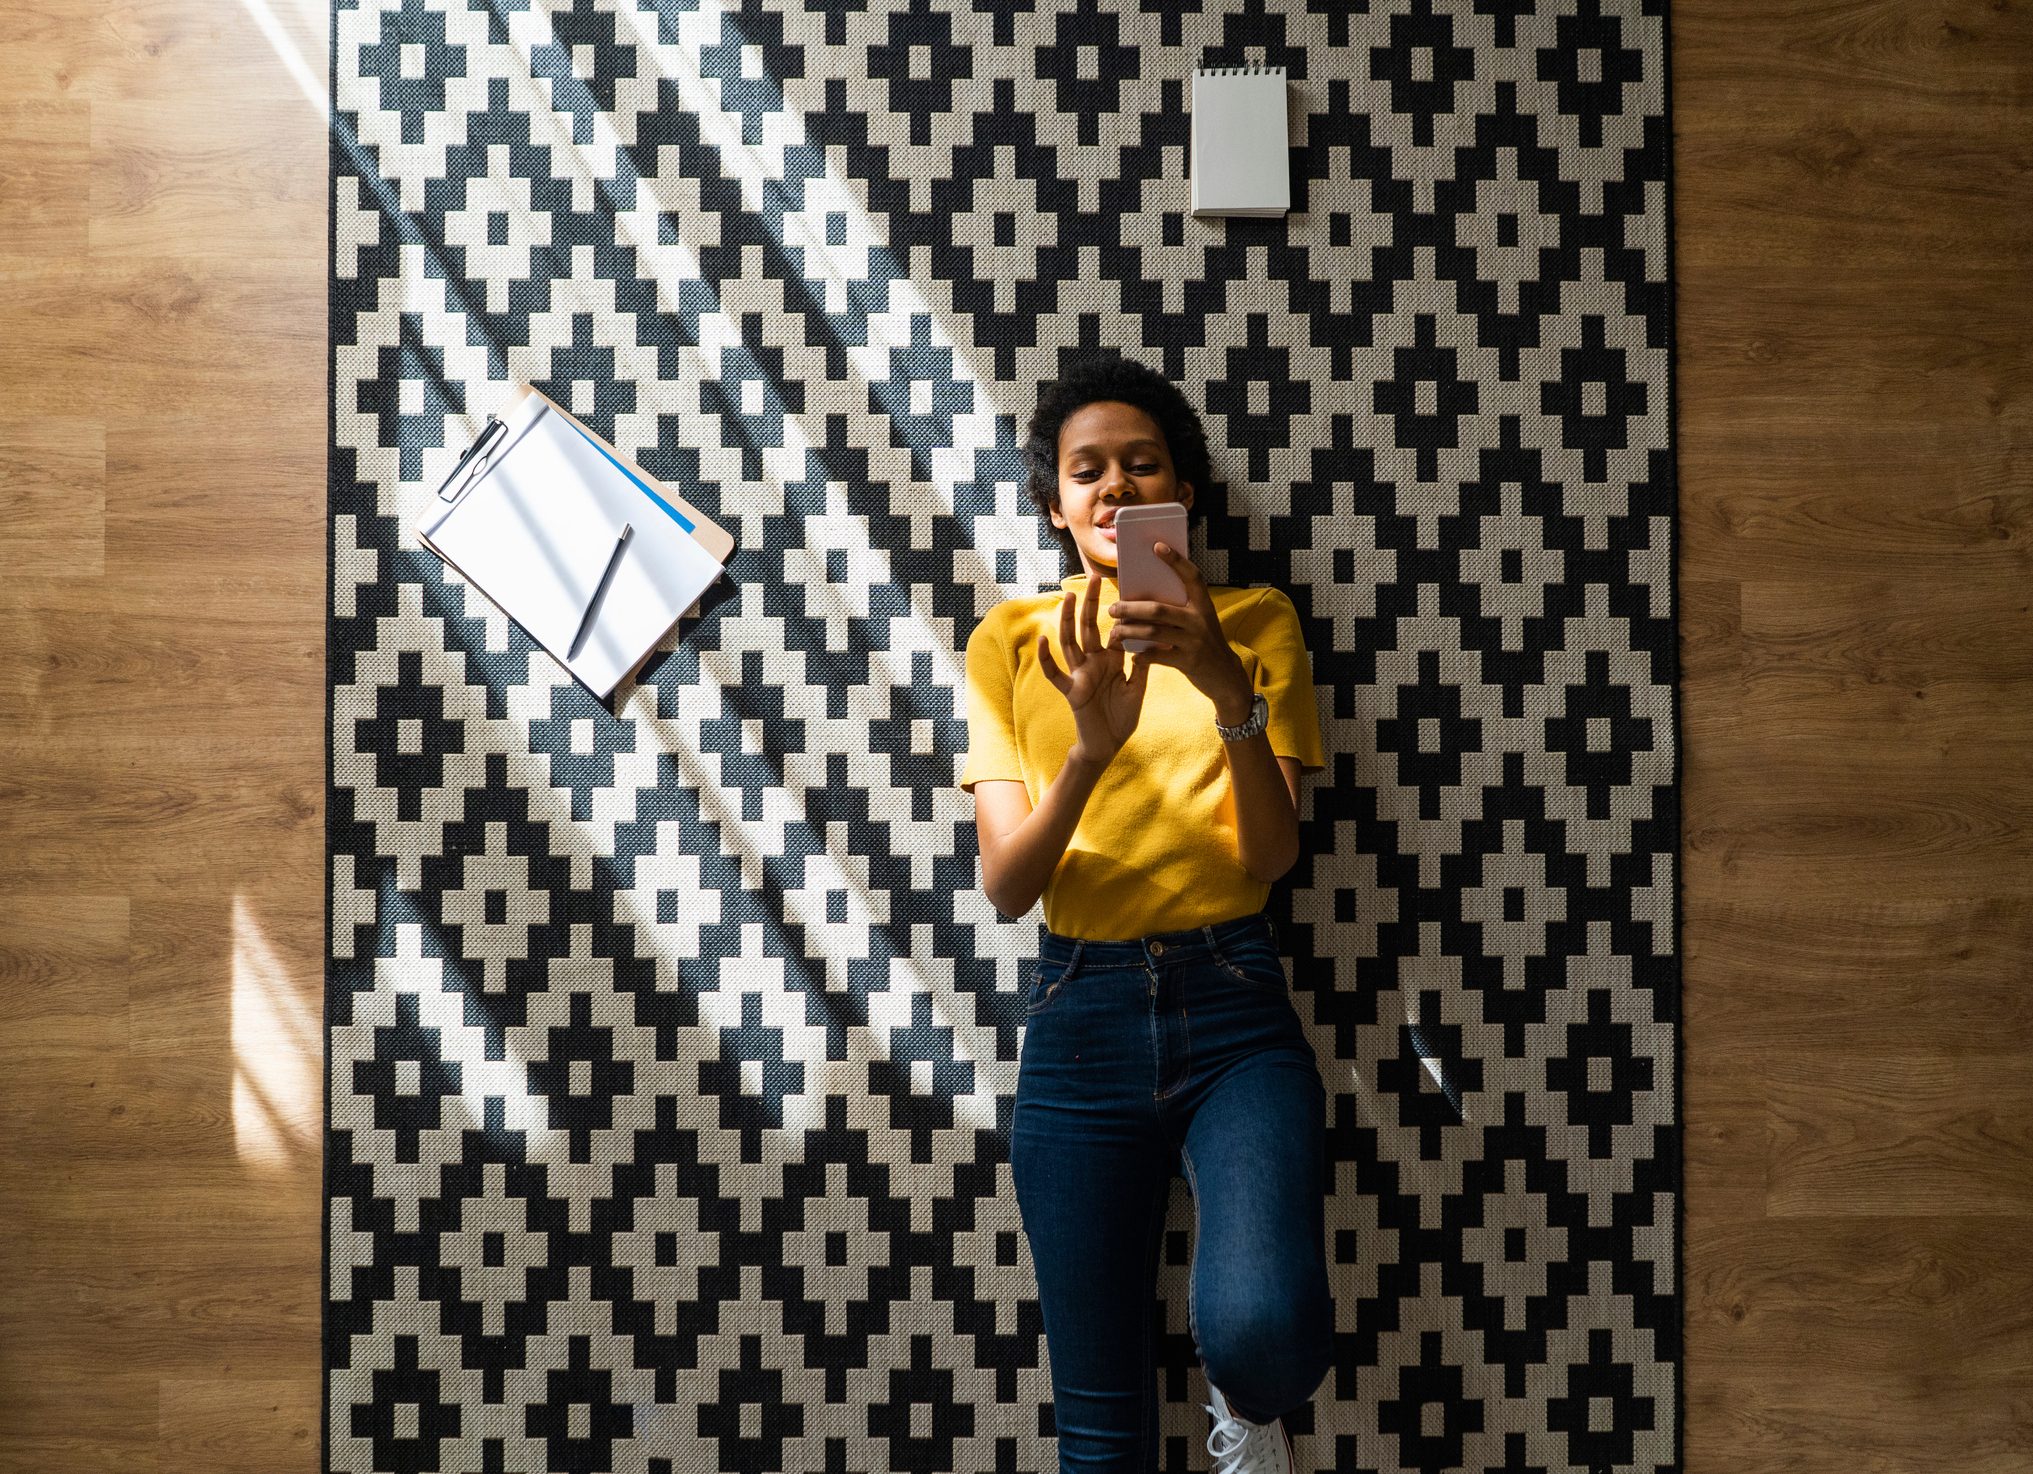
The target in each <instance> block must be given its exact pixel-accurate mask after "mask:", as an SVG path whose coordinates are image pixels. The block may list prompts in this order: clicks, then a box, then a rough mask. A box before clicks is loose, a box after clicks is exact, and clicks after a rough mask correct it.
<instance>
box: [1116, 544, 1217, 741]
mask: <svg viewBox="0 0 2033 1474" xmlns="http://www.w3.org/2000/svg"><path fill="white" fill-rule="evenodd" d="M1157 553H1158V556H1159V557H1160V558H1162V559H1164V560H1165V562H1166V563H1167V564H1169V565H1170V566H1171V568H1172V571H1173V572H1175V573H1177V574H1178V575H1179V581H1180V582H1181V583H1183V584H1185V585H1186V602H1185V603H1184V604H1166V603H1162V602H1160V601H1159V600H1157V599H1123V600H1120V601H1119V602H1117V603H1114V604H1111V605H1110V606H1109V610H1108V612H1109V613H1110V614H1111V615H1113V616H1114V618H1115V626H1114V627H1113V628H1112V629H1110V630H1109V632H1108V639H1107V640H1106V641H1104V642H1103V643H1105V644H1108V645H1113V646H1117V647H1120V645H1121V644H1122V642H1123V640H1124V639H1131V640H1156V641H1158V644H1157V645H1155V646H1153V647H1152V648H1151V649H1149V650H1132V651H1131V652H1130V653H1131V654H1132V655H1134V656H1136V657H1137V658H1138V659H1139V660H1144V661H1153V662H1155V663H1157V664H1159V665H1169V666H1174V667H1176V668H1177V669H1178V670H1180V671H1181V672H1183V673H1184V675H1185V677H1186V679H1187V680H1189V681H1191V682H1192V683H1193V684H1194V686H1196V687H1197V688H1198V689H1199V690H1200V692H1201V693H1202V694H1203V695H1205V696H1206V697H1207V699H1208V700H1210V701H1214V702H1217V703H1219V702H1220V701H1222V700H1223V699H1224V698H1227V697H1231V696H1234V695H1235V694H1236V693H1237V692H1242V693H1244V694H1245V697H1246V695H1247V693H1248V691H1249V689H1250V681H1249V672H1248V671H1247V670H1246V669H1244V667H1243V663H1242V660H1241V658H1240V657H1238V656H1237V655H1236V653H1235V648H1234V647H1233V646H1232V645H1230V644H1229V643H1228V636H1227V635H1225V634H1224V633H1222V629H1221V616H1220V615H1219V614H1217V613H1216V612H1215V609H1214V600H1213V598H1212V597H1211V596H1210V595H1209V594H1208V592H1207V582H1206V580H1205V579H1203V578H1201V576H1200V570H1199V569H1198V568H1197V567H1195V566H1194V564H1193V561H1192V560H1191V559H1190V558H1188V557H1187V556H1186V555H1185V554H1184V553H1182V552H1180V551H1179V550H1178V549H1177V548H1174V547H1172V546H1170V545H1169V544H1166V543H1159V544H1158V545H1157Z"/></svg>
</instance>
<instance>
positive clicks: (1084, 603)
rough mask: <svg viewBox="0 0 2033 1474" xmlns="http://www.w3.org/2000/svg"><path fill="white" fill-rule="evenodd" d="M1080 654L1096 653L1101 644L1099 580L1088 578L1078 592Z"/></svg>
mask: <svg viewBox="0 0 2033 1474" xmlns="http://www.w3.org/2000/svg"><path fill="white" fill-rule="evenodd" d="M1080 594H1081V598H1080V632H1081V636H1082V638H1081V646H1080V648H1081V653H1082V654H1086V653H1088V652H1090V651H1097V650H1100V649H1101V648H1102V644H1101V580H1100V579H1098V578H1090V579H1088V580H1087V587H1086V588H1084V589H1082V590H1081V591H1080Z"/></svg>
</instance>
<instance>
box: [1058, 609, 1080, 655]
mask: <svg viewBox="0 0 2033 1474" xmlns="http://www.w3.org/2000/svg"><path fill="white" fill-rule="evenodd" d="M1059 648H1060V649H1061V650H1064V651H1065V652H1066V664H1067V665H1069V666H1075V667H1077V666H1078V665H1079V664H1080V657H1081V655H1082V654H1083V653H1084V652H1083V651H1082V650H1081V648H1080V642H1079V641H1078V640H1077V639H1075V638H1074V637H1073V601H1072V600H1071V599H1069V598H1067V597H1066V596H1065V595H1064V594H1061V595H1060V596H1059Z"/></svg>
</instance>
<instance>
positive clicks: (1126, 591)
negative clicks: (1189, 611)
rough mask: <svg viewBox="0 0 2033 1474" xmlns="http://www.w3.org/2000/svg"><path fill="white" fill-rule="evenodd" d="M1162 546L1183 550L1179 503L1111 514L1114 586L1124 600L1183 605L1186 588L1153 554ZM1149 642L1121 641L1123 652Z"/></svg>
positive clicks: (1145, 647)
mask: <svg viewBox="0 0 2033 1474" xmlns="http://www.w3.org/2000/svg"><path fill="white" fill-rule="evenodd" d="M1158 543H1163V544H1164V545H1165V546H1166V547H1168V548H1177V549H1179V550H1180V551H1181V552H1183V551H1185V547H1186V508H1185V507H1184V506H1183V505H1182V504H1181V503H1179V502H1155V503H1152V504H1151V505H1148V506H1140V507H1124V508H1123V509H1122V510H1121V511H1120V512H1118V513H1116V515H1115V585H1116V588H1117V589H1118V590H1119V591H1120V592H1121V595H1122V597H1123V598H1125V599H1156V600H1158V601H1159V602H1160V603H1164V604H1184V603H1185V602H1186V585H1185V582H1184V581H1183V580H1182V579H1181V578H1180V577H1179V575H1178V574H1176V573H1174V572H1173V571H1172V567H1171V565H1170V564H1168V563H1167V562H1166V561H1165V560H1164V559H1163V558H1160V557H1159V556H1158V554H1157V551H1156V545H1157V544H1158ZM1152 643H1153V642H1152V641H1150V640H1131V639H1124V640H1123V642H1122V648H1123V649H1125V650H1148V649H1150V648H1151V645H1152Z"/></svg>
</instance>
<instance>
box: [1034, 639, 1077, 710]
mask: <svg viewBox="0 0 2033 1474" xmlns="http://www.w3.org/2000/svg"><path fill="white" fill-rule="evenodd" d="M1037 663H1039V665H1041V667H1043V671H1045V679H1047V681H1051V683H1053V685H1055V687H1059V693H1061V695H1063V693H1065V689H1067V687H1069V685H1071V683H1073V681H1071V679H1069V677H1067V675H1065V673H1063V671H1061V669H1059V663H1057V661H1055V659H1051V640H1047V638H1045V636H1043V634H1039V636H1037Z"/></svg>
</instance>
